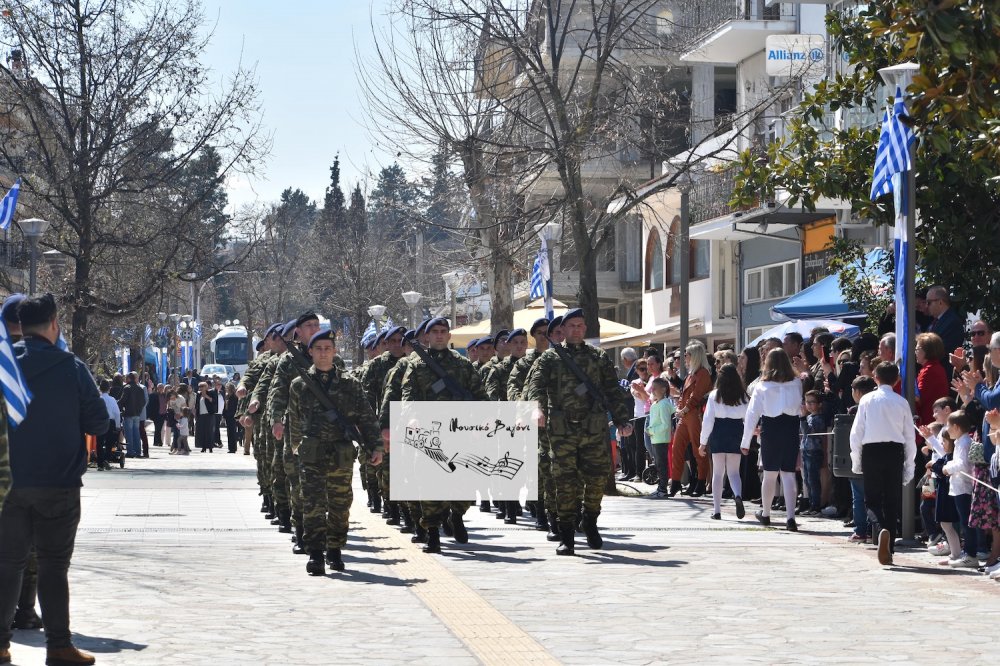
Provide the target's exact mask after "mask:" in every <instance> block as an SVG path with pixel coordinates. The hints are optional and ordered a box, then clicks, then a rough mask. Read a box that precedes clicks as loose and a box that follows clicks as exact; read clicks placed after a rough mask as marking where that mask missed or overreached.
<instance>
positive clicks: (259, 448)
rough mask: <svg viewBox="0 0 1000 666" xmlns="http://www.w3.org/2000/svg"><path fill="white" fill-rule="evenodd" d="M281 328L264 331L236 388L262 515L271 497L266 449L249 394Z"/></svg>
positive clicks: (239, 416)
mask: <svg viewBox="0 0 1000 666" xmlns="http://www.w3.org/2000/svg"><path fill="white" fill-rule="evenodd" d="M281 326H282V324H280V323H275V324H271V325H270V326H268V327H267V330H265V331H264V337H263V339H261V341H260V342H258V343H257V352H258V353H257V357H256V358H254V359H253V360H252V361H250V363H249V364H248V365H247V370H246V372H245V373H243V377H241V378H240V384H239V386H237V387H236V397H237V398H238V399H239V402H238V403H237V405H236V417H237V418H238V419H239V420H240V423H241V424H242V425H243V427H244V428H245V429H246V431H247V432H248V433H251V435H250V439H251V441H252V443H253V455H254V460H255V462H256V463H257V485H258V486H259V487H260V494H261V495H262V496H263V505H262V506H261V511H262V512H264V513H267V511H268V510H269V509H270V506H269V503H268V498H269V497H270V495H271V489H270V486H268V485H266V481H267V476H266V474H265V472H264V450H265V449H266V445H265V442H264V435H263V434H262V433H261V432H260V414H259V412H258V414H250V413H249V409H248V408H249V404H250V394H251V393H253V390H254V389H255V388H256V387H257V383H258V382H259V381H260V378H261V375H262V374H263V372H264V368H266V367H267V363H268V361H269V360H270V358H271V356H272V351H271V350H272V348H273V346H274V338H275V336H276V335H277V330H278V329H280V328H281Z"/></svg>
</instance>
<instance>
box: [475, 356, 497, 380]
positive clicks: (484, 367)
mask: <svg viewBox="0 0 1000 666" xmlns="http://www.w3.org/2000/svg"><path fill="white" fill-rule="evenodd" d="M499 361H500V359H498V358H497V357H496V356H494V357H493V358H491V359H488V360H486V361H484V362H482V363H480V364H479V367H478V368H476V372H478V373H479V378H480V379H482V380H483V381H484V382H485V381H486V378H487V377H489V376H490V370H492V369H493V364H494V363H499Z"/></svg>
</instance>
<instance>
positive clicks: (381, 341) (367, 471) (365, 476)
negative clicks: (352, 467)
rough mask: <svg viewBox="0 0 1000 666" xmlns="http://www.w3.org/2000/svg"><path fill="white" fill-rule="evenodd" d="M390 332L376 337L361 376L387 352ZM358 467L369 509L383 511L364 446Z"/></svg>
mask: <svg viewBox="0 0 1000 666" xmlns="http://www.w3.org/2000/svg"><path fill="white" fill-rule="evenodd" d="M388 332H389V331H388V330H385V331H382V332H381V333H379V334H378V335H377V336H376V337H375V342H374V344H373V345H372V354H373V356H372V358H371V360H369V361H368V362H367V363H366V364H365V369H364V371H363V372H362V374H361V378H363V377H364V376H365V374H366V373H367V372H368V368H370V367H371V365H372V363H374V362H375V359H377V358H379V357H380V356H382V354H384V353H385V351H386V347H385V334H386V333H388ZM358 468H359V469H360V470H361V485H362V487H363V488H364V489H365V492H367V493H368V502H367V506H368V510H369V511H371V512H372V513H381V512H382V495H381V493H380V492H379V481H378V472H377V471H376V470H375V466H374V465H372V464H371V463H369V462H368V452H367V451H366V450H365V449H364V448H360V449H358Z"/></svg>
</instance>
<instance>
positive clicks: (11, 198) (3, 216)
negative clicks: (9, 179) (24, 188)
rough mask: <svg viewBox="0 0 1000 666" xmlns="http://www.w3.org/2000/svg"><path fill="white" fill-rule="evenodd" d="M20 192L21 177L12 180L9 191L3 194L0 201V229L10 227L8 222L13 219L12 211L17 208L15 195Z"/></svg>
mask: <svg viewBox="0 0 1000 666" xmlns="http://www.w3.org/2000/svg"><path fill="white" fill-rule="evenodd" d="M20 192H21V179H20V178H18V179H17V180H16V181H14V186H13V187H11V188H10V192H8V193H7V194H6V195H4V198H3V201H0V229H3V230H6V229H10V223H11V222H13V221H14V211H15V210H17V195H18V194H20Z"/></svg>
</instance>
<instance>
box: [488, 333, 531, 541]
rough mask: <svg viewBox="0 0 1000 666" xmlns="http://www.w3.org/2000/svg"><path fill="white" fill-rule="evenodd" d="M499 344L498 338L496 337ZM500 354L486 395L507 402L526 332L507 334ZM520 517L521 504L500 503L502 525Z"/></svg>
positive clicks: (510, 523) (492, 371)
mask: <svg viewBox="0 0 1000 666" xmlns="http://www.w3.org/2000/svg"><path fill="white" fill-rule="evenodd" d="M497 341H498V342H499V336H497ZM502 345H503V347H502V353H503V354H504V355H505V356H504V357H503V358H502V359H501V360H499V361H498V362H496V363H494V364H493V367H492V368H491V369H490V373H489V375H488V376H487V377H486V394H487V395H488V396H489V397H490V400H502V401H506V400H508V399H509V398H508V395H507V381H508V380H509V379H510V373H511V370H513V369H514V364H515V363H517V362H518V361H519V360H521V359H522V358H524V354H525V352H526V351H527V350H528V332H527V331H526V330H524V329H523V328H515V329H514V330H513V331H511V332H510V333H508V334H507V336H506V339H505V340H504V341H503V343H502ZM520 515H522V511H521V503H520V502H518V501H516V500H507V501H504V502H500V511H499V512H498V513H497V515H496V517H497V518H502V519H503V521H504V523H506V524H508V525H514V524H516V523H517V517H518V516H520Z"/></svg>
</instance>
